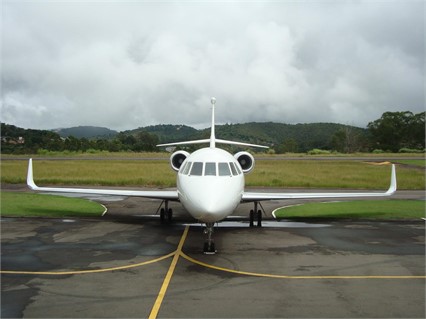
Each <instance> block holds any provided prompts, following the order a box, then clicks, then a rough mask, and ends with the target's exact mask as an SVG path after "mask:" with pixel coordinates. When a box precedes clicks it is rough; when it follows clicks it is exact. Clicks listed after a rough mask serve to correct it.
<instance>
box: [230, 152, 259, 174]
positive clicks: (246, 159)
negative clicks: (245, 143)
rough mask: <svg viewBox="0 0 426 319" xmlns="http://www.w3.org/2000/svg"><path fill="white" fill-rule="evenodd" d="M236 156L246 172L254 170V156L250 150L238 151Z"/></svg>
mask: <svg viewBox="0 0 426 319" xmlns="http://www.w3.org/2000/svg"><path fill="white" fill-rule="evenodd" d="M234 157H235V159H236V160H237V161H238V163H240V166H241V168H242V170H243V173H244V174H247V173H250V172H251V171H252V170H253V168H254V157H253V155H251V154H250V153H249V152H238V153H237V154H235V155H234Z"/></svg>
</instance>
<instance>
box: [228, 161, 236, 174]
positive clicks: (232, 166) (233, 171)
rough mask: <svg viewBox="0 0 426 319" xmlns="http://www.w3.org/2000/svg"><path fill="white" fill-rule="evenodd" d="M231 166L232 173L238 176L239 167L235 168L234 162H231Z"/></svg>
mask: <svg viewBox="0 0 426 319" xmlns="http://www.w3.org/2000/svg"><path fill="white" fill-rule="evenodd" d="M229 166H230V167H231V171H232V175H234V176H236V175H238V172H237V169H236V168H235V165H234V163H232V162H230V163H229Z"/></svg>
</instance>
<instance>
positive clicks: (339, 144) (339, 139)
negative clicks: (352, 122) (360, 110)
mask: <svg viewBox="0 0 426 319" xmlns="http://www.w3.org/2000/svg"><path fill="white" fill-rule="evenodd" d="M366 144H367V141H366V138H365V134H361V131H359V130H354V128H353V127H351V126H345V127H342V128H340V129H339V130H337V131H336V133H334V134H333V136H332V138H331V147H332V149H333V150H335V151H338V152H340V153H354V152H359V151H362V150H364V149H366Z"/></svg>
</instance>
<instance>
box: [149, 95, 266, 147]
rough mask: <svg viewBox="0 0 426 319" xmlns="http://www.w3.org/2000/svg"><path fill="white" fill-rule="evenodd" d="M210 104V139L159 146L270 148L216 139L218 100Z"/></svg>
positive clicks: (212, 100)
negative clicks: (222, 145)
mask: <svg viewBox="0 0 426 319" xmlns="http://www.w3.org/2000/svg"><path fill="white" fill-rule="evenodd" d="M210 103H211V104H212V127H211V131H210V139H204V140H195V141H186V142H176V143H167V144H158V145H157V146H159V147H161V146H176V145H189V144H205V143H209V144H210V148H216V143H220V144H228V145H239V146H248V147H259V148H269V147H268V146H263V145H256V144H249V143H240V142H234V141H227V140H221V139H216V136H215V109H214V106H215V104H216V98H214V97H212V98H211V100H210Z"/></svg>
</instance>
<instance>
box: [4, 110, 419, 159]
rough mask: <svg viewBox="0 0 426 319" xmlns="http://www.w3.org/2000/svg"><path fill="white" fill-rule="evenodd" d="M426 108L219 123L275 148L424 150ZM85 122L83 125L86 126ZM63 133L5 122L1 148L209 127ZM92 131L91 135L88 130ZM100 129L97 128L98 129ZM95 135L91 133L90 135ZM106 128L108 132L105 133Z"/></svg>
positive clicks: (227, 134)
mask: <svg viewBox="0 0 426 319" xmlns="http://www.w3.org/2000/svg"><path fill="white" fill-rule="evenodd" d="M425 114H426V113H425V112H422V113H419V114H413V113H412V112H409V111H405V112H385V113H383V115H382V117H381V118H380V119H377V120H375V121H373V122H370V123H368V125H367V128H366V129H363V128H359V127H354V126H348V125H342V124H335V123H311V124H282V123H273V122H267V123H245V124H225V125H216V137H217V138H220V139H226V140H233V141H239V142H247V143H253V144H261V145H267V146H269V147H270V148H271V151H275V152H276V153H286V152H307V151H310V150H313V149H322V150H333V151H337V152H342V153H353V152H358V151H392V152H402V151H404V152H412V151H419V152H424V149H425ZM81 128H83V130H81ZM84 128H87V127H79V128H77V129H80V132H86V135H83V136H84V137H82V138H79V136H82V135H80V134H77V133H76V132H74V133H70V132H69V133H70V134H72V135H71V136H69V137H67V138H63V137H62V138H61V137H60V136H59V134H57V133H55V132H53V131H42V130H32V129H22V128H19V127H16V126H13V125H8V124H5V123H1V152H2V153H15V154H28V153H34V152H39V151H40V150H41V151H65V150H67V151H82V152H87V151H94V150H108V151H111V152H118V151H134V152H141V151H156V150H158V147H156V145H157V144H159V143H171V142H177V141H187V140H197V139H205V138H208V137H209V136H210V128H207V129H203V130H197V129H195V128H192V127H189V126H185V125H155V126H147V127H142V128H139V129H136V130H131V131H124V132H120V133H117V134H114V133H116V132H115V131H112V130H109V129H105V128H100V130H98V129H99V128H93V129H88V130H87V129H84ZM89 131H91V132H92V135H87V134H88V133H90V132H89ZM93 132H95V133H93ZM93 134H94V136H96V137H91V136H93ZM105 134H106V135H105ZM88 137H89V138H88Z"/></svg>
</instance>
